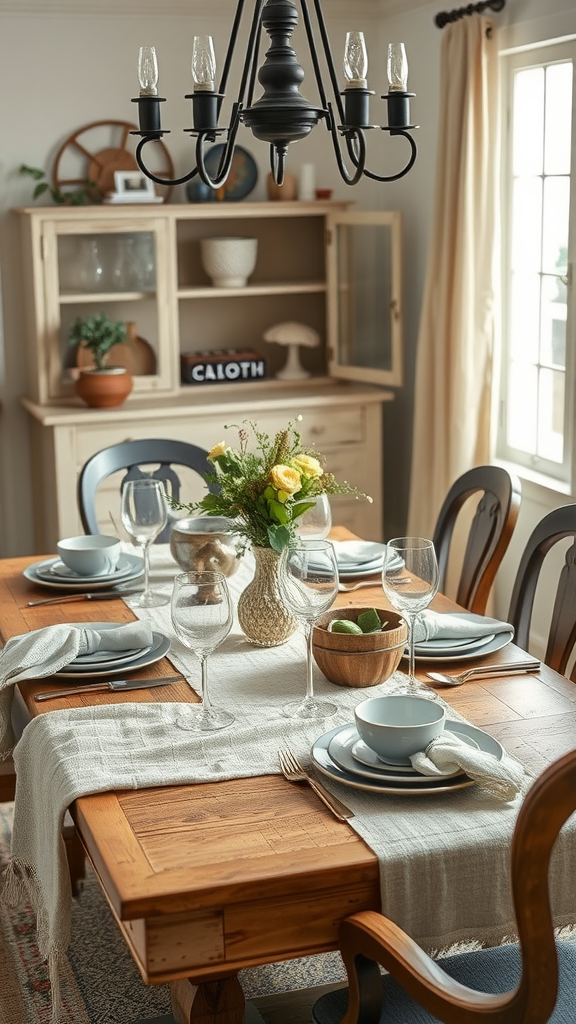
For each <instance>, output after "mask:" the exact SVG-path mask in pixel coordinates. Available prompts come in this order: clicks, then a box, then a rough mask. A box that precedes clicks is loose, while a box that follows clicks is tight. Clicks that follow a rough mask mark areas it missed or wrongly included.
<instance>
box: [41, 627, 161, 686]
mask: <svg viewBox="0 0 576 1024" xmlns="http://www.w3.org/2000/svg"><path fill="white" fill-rule="evenodd" d="M114 625H119V623H114ZM169 650H170V639H169V637H167V636H165V635H164V633H152V647H150V648H149V649H148V650H147V652H146V653H145V654H139V655H138V656H137V657H135V658H133V659H132V660H129V661H124V662H123V663H122V664H121V665H118V664H117V665H101V666H100V667H99V668H97V667H95V666H94V665H87V666H86V667H83V666H80V667H79V668H74V666H73V665H66V666H65V667H64V668H63V669H61V670H60V672H55V673H54V675H55V676H59V677H60V678H62V679H76V680H78V681H80V680H82V679H86V680H87V681H90V680H91V679H94V678H100V677H101V676H113V675H118V674H119V673H120V674H124V673H126V672H136V670H137V669H139V668H145V667H146V666H147V665H154V664H155V663H156V662H157V661H160V658H163V657H164V655H165V654H167V653H168V651H169Z"/></svg>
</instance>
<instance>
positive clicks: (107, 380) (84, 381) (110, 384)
mask: <svg viewBox="0 0 576 1024" xmlns="http://www.w3.org/2000/svg"><path fill="white" fill-rule="evenodd" d="M132 384H133V381H132V376H131V374H130V373H129V372H128V370H127V369H126V368H125V367H124V366H107V367H106V368H105V369H104V370H82V371H81V373H80V376H79V377H78V380H77V381H76V394H77V395H79V396H80V398H81V399H82V401H83V402H86V405H91V406H93V407H94V408H97V409H110V408H112V407H113V406H115V405H122V402H123V401H124V400H125V399H126V398H128V395H129V394H130V392H131V391H132Z"/></svg>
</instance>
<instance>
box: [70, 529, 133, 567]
mask: <svg viewBox="0 0 576 1024" xmlns="http://www.w3.org/2000/svg"><path fill="white" fill-rule="evenodd" d="M121 551H122V545H121V543H120V541H119V540H118V537H106V536H105V535H104V534H100V533H99V534H86V535H82V536H81V537H67V538H66V539H65V540H60V541H58V554H59V555H60V558H61V559H62V561H63V562H64V565H66V566H68V568H69V569H70V570H71V571H72V572H74V573H76V575H77V576H103V575H104V574H105V573H109V572H114V569H115V568H116V566H117V565H118V559H119V558H120V553H121Z"/></svg>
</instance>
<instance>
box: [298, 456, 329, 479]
mask: <svg viewBox="0 0 576 1024" xmlns="http://www.w3.org/2000/svg"><path fill="white" fill-rule="evenodd" d="M294 462H295V464H296V465H297V466H298V469H300V470H301V471H302V472H303V473H305V474H306V476H311V477H315V476H322V474H323V472H324V470H323V469H322V466H321V465H320V463H319V462H318V459H315V458H314V456H312V455H297V456H296V458H295V459H294Z"/></svg>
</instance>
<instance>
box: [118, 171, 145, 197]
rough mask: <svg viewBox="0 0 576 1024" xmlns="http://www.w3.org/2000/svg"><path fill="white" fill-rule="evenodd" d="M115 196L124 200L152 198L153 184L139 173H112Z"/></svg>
mask: <svg viewBox="0 0 576 1024" xmlns="http://www.w3.org/2000/svg"><path fill="white" fill-rule="evenodd" d="M114 188H115V189H116V194H117V195H119V196H122V197H123V198H124V199H128V200H130V199H144V200H146V199H147V198H148V197H150V196H154V195H155V192H154V182H153V181H152V180H151V179H150V178H147V177H146V175H145V174H142V172H141V171H114Z"/></svg>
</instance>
